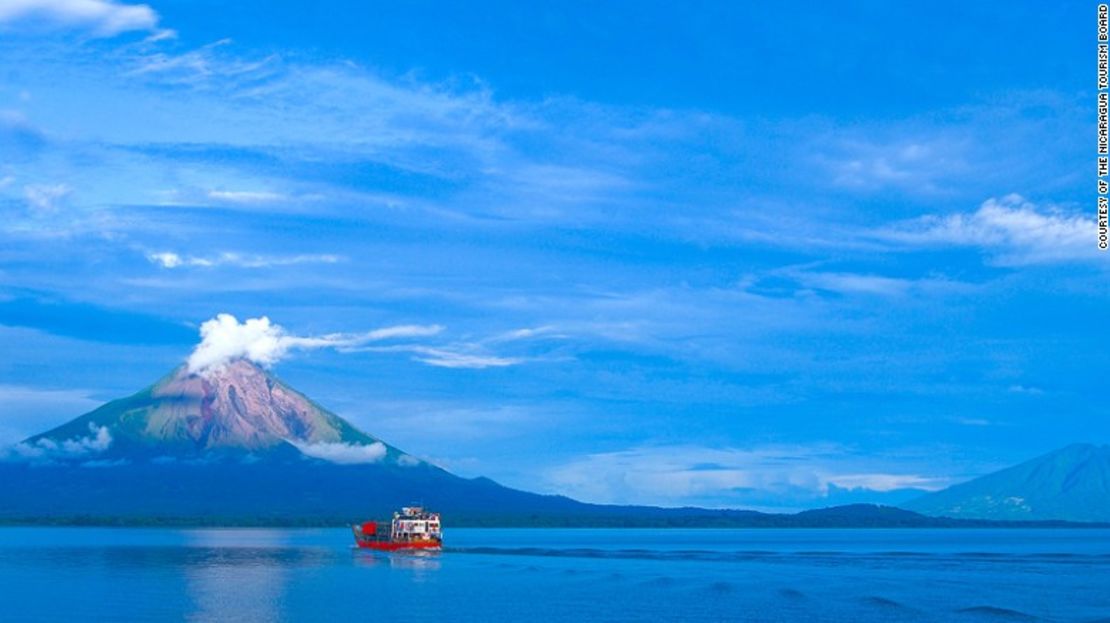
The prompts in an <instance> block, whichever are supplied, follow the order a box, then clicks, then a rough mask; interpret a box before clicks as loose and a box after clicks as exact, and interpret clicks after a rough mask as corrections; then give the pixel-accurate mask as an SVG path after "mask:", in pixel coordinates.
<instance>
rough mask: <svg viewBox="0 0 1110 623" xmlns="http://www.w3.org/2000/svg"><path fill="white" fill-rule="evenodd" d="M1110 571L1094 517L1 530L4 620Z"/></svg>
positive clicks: (680, 611) (587, 615)
mask: <svg viewBox="0 0 1110 623" xmlns="http://www.w3.org/2000/svg"><path fill="white" fill-rule="evenodd" d="M1108 585H1110V532H1107V531H1099V530H1089V531H1040V532H1037V531H992V530H979V531H961V530H948V531H921V530H906V531H893V532H892V531H872V530H857V531H820V530H813V531H771V530H767V531H743V530H736V531H629V530H610V531H598V530H577V531H573V530H572V531H559V530H531V531H498V530H485V531H483V530H472V531H465V530H455V531H452V544H451V546H450V547H449V548H448V549H446V550H444V551H442V552H428V551H418V552H393V553H384V552H372V551H366V550H359V549H357V548H355V547H353V544H352V543H351V541H350V534H349V532H347V531H346V530H183V531H175V530H121V529H116V530H104V529H84V530H79V529H0V620H3V621H4V622H6V621H9V620H11V621H57V620H74V621H78V620H79V621H104V622H108V621H111V622H113V623H115V622H117V621H152V620H153V621H180V620H189V621H247V622H254V621H259V622H261V621H267V622H268V621H333V620H365V619H374V620H378V619H394V618H403V619H405V620H406V621H407V622H408V621H436V622H437V623H441V622H442V621H445V620H450V621H452V622H455V621H474V622H479V621H480V622H482V623H509V622H515V621H520V620H528V621H530V622H531V621H541V622H542V621H583V622H587V623H589V622H593V621H618V620H619V621H625V620H639V621H656V620H686V621H721V620H751V621H784V620H813V619H820V620H828V621H846V622H851V623H860V622H861V621H869V620H884V621H953V620H955V621H983V620H1003V619H1005V620H1016V619H1022V618H1039V619H1043V620H1049V621H1088V620H1098V619H1102V618H1106V617H1108V616H1110V591H1106V590H1105V587H1106V586H1108ZM60 595H64V599H59V596H60Z"/></svg>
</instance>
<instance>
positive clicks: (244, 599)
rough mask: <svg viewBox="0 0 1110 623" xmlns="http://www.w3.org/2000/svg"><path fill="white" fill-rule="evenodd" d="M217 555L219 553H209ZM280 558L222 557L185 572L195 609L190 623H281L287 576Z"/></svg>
mask: <svg viewBox="0 0 1110 623" xmlns="http://www.w3.org/2000/svg"><path fill="white" fill-rule="evenodd" d="M209 551H210V552H213V553H214V552H216V551H218V550H209ZM279 561H280V558H278V559H275V558H272V557H266V556H260V557H257V558H253V557H243V556H236V557H223V556H219V555H215V556H212V559H210V560H207V561H204V562H202V563H200V564H196V565H190V566H189V567H186V569H185V587H186V592H187V593H188V595H189V598H190V599H191V600H192V602H193V603H192V608H191V609H190V613H189V615H188V617H187V618H188V620H190V621H198V622H201V621H203V622H208V621H217V620H221V619H224V620H229V619H230V620H235V621H244V622H254V621H258V622H259V623H263V622H266V623H268V622H270V621H277V620H279V619H280V615H281V606H282V598H283V595H284V593H285V590H286V583H287V582H288V573H287V572H286V570H285V567H284V566H283V565H281V564H275V563H278V562H279Z"/></svg>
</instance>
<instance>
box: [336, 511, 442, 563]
mask: <svg viewBox="0 0 1110 623" xmlns="http://www.w3.org/2000/svg"><path fill="white" fill-rule="evenodd" d="M351 530H352V532H354V535H355V544H356V545H358V546H359V547H360V548H363V549H376V550H381V551H386V552H392V551H397V550H402V549H430V550H437V549H440V548H441V547H442V546H443V532H442V531H441V530H440V523H439V513H432V512H429V511H427V510H424V507H422V506H406V507H404V508H402V509H401V510H400V511H399V512H396V513H393V521H391V522H388V523H386V522H377V521H367V522H364V523H361V524H355V525H353V526H351Z"/></svg>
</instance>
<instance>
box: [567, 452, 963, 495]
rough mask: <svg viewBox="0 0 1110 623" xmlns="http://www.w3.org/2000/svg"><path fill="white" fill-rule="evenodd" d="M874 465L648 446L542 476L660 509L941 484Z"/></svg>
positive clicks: (576, 489)
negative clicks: (660, 506)
mask: <svg viewBox="0 0 1110 623" xmlns="http://www.w3.org/2000/svg"><path fill="white" fill-rule="evenodd" d="M875 467H876V466H874V465H869V464H868V463H867V461H865V460H863V459H860V458H858V457H855V456H852V455H850V454H849V453H847V452H845V451H844V450H842V449H840V448H839V447H837V446H835V445H832V444H819V445H815V446H762V447H756V448H751V449H737V448H707V447H702V446H689V445H683V446H650V447H638V448H632V449H628V450H622V451H617V452H608V453H599V454H591V455H587V456H585V457H582V458H580V459H577V460H574V461H571V462H569V463H566V464H564V465H562V466H559V467H557V468H555V469H553V470H551V471H549V472H548V474H547V480H548V482H549V483H550V484H551V487H552V488H553V489H554V490H555V491H558V492H560V493H563V494H566V495H569V496H571V497H574V498H576V499H581V500H584V501H589V502H600V503H640V504H660V505H664V506H675V505H684V504H698V505H712V506H739V505H744V504H745V503H747V502H750V501H751V500H757V499H758V500H776V499H781V500H782V501H784V502H786V503H789V502H794V503H801V504H802V505H812V504H814V503H820V502H821V501H822V500H823V499H825V498H826V497H827V496H828V495H829V493H830V488H833V487H839V488H842V489H867V490H870V491H872V492H877V493H883V492H889V491H892V490H896V489H902V488H919V489H939V488H941V487H942V486H944V485H945V484H946V482H944V481H943V480H941V479H937V478H932V477H928V476H923V475H920V474H913V473H909V474H906V473H889V472H887V471H886V470H883V469H878V468H875ZM869 468H872V469H869Z"/></svg>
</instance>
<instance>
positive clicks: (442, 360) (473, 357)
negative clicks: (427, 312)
mask: <svg viewBox="0 0 1110 623" xmlns="http://www.w3.org/2000/svg"><path fill="white" fill-rule="evenodd" d="M359 350H362V351H366V352H378V353H413V359H414V360H415V361H419V362H420V363H425V364H427V365H429V366H435V367H437V368H469V369H475V370H477V369H482V368H504V367H506V366H515V365H518V364H521V363H524V359H522V358H519V357H500V356H497V355H489V354H484V353H470V352H460V351H458V350H453V349H452V348H449V347H437V346H422V345H419V344H405V345H401V346H372V347H367V348H362V349H359Z"/></svg>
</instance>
